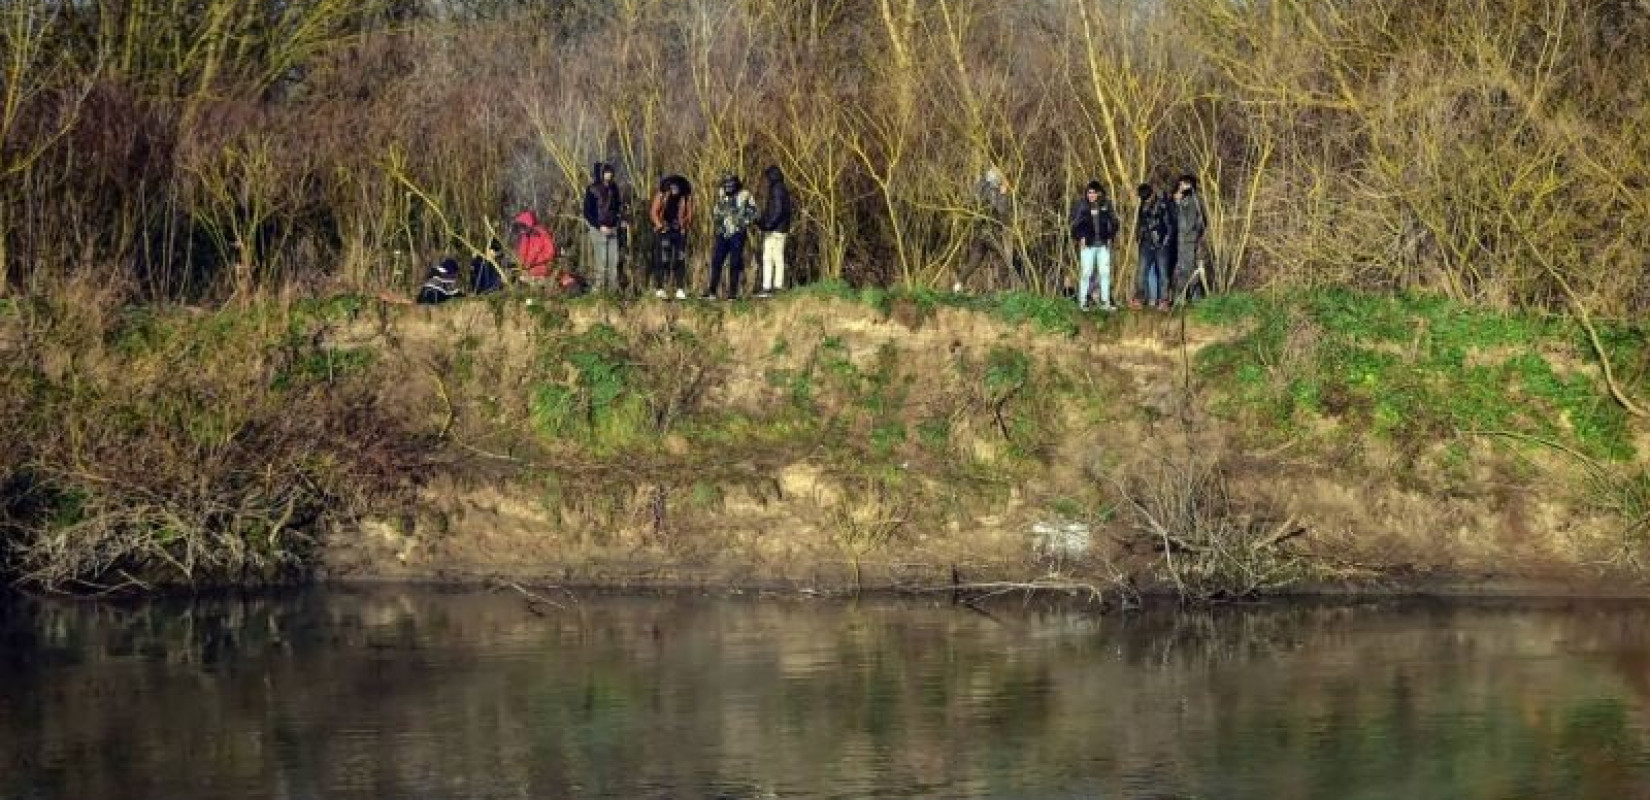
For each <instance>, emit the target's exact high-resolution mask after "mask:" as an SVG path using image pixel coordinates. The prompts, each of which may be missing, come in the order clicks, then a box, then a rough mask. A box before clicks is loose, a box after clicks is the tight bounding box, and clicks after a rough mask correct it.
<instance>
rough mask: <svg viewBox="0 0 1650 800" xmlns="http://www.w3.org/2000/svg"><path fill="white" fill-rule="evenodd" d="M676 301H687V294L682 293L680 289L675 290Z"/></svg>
mask: <svg viewBox="0 0 1650 800" xmlns="http://www.w3.org/2000/svg"><path fill="white" fill-rule="evenodd" d="M676 299H677V300H686V299H687V292H684V291H682V290H681V289H677V290H676Z"/></svg>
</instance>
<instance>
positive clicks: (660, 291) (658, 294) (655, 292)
mask: <svg viewBox="0 0 1650 800" xmlns="http://www.w3.org/2000/svg"><path fill="white" fill-rule="evenodd" d="M653 296H654V297H657V298H659V299H660V300H663V299H665V290H663V289H654V290H653Z"/></svg>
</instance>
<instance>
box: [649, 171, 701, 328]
mask: <svg viewBox="0 0 1650 800" xmlns="http://www.w3.org/2000/svg"><path fill="white" fill-rule="evenodd" d="M648 218H649V219H650V220H652V222H653V232H654V234H655V235H656V236H657V237H658V243H657V246H656V247H655V248H654V254H653V287H654V288H653V296H654V297H657V298H659V299H660V300H663V299H665V298H666V296H667V295H666V293H665V284H666V281H667V278H668V280H669V282H670V283H673V284H674V285H675V288H676V292H675V296H676V299H677V300H686V299H687V289H686V286H687V228H688V225H691V224H692V223H693V185H692V184H691V183H688V179H687V178H684V177H682V176H680V175H670V176H667V177H666V178H665V179H664V180H661V181H659V190H658V191H656V192H654V193H653V204H652V206H651V207H650V208H649V209H648Z"/></svg>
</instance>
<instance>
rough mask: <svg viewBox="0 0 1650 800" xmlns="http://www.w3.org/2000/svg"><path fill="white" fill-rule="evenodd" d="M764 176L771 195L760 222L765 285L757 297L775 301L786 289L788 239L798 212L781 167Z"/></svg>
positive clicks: (768, 196) (758, 224)
mask: <svg viewBox="0 0 1650 800" xmlns="http://www.w3.org/2000/svg"><path fill="white" fill-rule="evenodd" d="M763 175H764V176H765V177H766V178H767V179H768V195H767V199H766V202H765V203H764V204H763V206H762V215H761V216H760V217H758V218H757V220H756V227H757V229H758V230H760V231H762V284H761V288H759V289H758V290H757V292H756V296H757V297H772V296H773V293H774V292H778V291H781V290H783V289H784V288H785V236H786V235H787V234H789V233H790V232H791V217H792V215H793V214H794V212H795V208H794V207H793V206H792V203H791V190H790V188H789V187H787V186H786V185H785V174H784V173H782V172H780V171H779V167H778V166H770V167H768V169H767V171H766V172H764V173H763Z"/></svg>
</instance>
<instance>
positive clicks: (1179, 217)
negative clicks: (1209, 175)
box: [1174, 175, 1209, 303]
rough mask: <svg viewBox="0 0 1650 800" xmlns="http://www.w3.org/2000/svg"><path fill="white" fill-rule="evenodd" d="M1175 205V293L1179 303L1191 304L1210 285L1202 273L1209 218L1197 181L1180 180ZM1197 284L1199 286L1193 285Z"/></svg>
mask: <svg viewBox="0 0 1650 800" xmlns="http://www.w3.org/2000/svg"><path fill="white" fill-rule="evenodd" d="M1174 204H1175V226H1174V227H1175V239H1176V241H1175V261H1174V290H1175V293H1176V295H1177V296H1178V297H1179V299H1180V302H1185V303H1189V302H1191V301H1192V300H1195V299H1198V298H1200V297H1202V296H1203V290H1204V289H1205V288H1206V287H1207V285H1208V277H1207V276H1206V275H1204V274H1201V273H1200V269H1201V266H1200V262H1201V260H1202V257H1203V242H1204V233H1205V232H1206V231H1207V230H1208V225H1209V215H1208V213H1207V211H1206V209H1205V208H1204V206H1203V198H1202V196H1200V195H1199V194H1198V191H1197V178H1196V177H1194V176H1192V175H1182V176H1180V180H1179V181H1178V182H1177V183H1176V185H1175V193H1174ZM1194 280H1195V281H1196V283H1197V285H1196V286H1193V285H1192V284H1193V281H1194Z"/></svg>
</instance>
